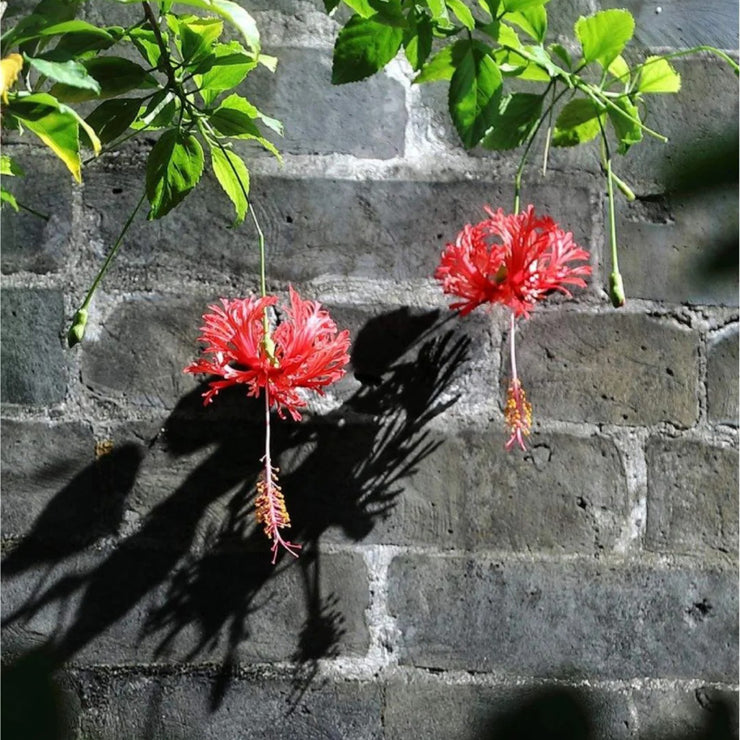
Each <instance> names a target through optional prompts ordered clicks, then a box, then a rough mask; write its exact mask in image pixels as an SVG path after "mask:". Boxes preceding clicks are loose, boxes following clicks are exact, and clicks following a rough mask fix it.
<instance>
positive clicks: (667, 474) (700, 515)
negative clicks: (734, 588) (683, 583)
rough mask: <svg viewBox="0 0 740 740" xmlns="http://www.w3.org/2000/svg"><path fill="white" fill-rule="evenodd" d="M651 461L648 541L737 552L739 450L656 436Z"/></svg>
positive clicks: (671, 548)
mask: <svg viewBox="0 0 740 740" xmlns="http://www.w3.org/2000/svg"><path fill="white" fill-rule="evenodd" d="M646 456H647V466H648V498H647V532H646V545H647V547H648V548H649V549H651V550H657V551H659V552H678V553H710V552H711V551H712V550H715V551H716V550H719V551H721V552H724V553H731V554H732V555H733V556H735V555H736V554H737V546H738V541H737V537H738V527H737V522H738V502H737V488H738V470H737V451H736V450H733V449H725V448H721V447H713V446H710V445H707V444H704V443H702V442H694V441H691V440H683V439H660V438H653V439H651V440H650V441H649V442H648V445H647V449H646Z"/></svg>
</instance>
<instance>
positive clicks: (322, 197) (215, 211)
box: [84, 168, 592, 284]
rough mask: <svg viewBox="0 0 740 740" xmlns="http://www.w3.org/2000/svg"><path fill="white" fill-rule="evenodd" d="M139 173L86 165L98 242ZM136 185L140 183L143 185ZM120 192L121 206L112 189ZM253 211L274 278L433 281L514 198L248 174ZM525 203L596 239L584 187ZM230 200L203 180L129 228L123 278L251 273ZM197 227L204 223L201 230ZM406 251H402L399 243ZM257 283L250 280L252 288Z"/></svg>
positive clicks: (87, 197) (249, 252)
mask: <svg viewBox="0 0 740 740" xmlns="http://www.w3.org/2000/svg"><path fill="white" fill-rule="evenodd" d="M141 177H143V169H141V170H138V169H136V168H132V169H129V170H123V171H106V170H103V169H101V170H95V171H93V172H90V173H89V175H88V178H87V185H86V187H85V191H84V202H85V206H86V207H87V208H88V209H90V210H92V211H94V212H95V213H96V214H97V215H98V216H99V219H100V224H101V238H102V239H103V240H104V241H105V242H107V243H111V242H112V241H113V240H115V238H116V236H117V234H118V231H119V230H120V227H121V219H120V214H121V213H127V212H130V210H132V209H133V207H134V206H135V204H136V198H137V195H136V194H137V193H138V192H140V188H138V187H133V185H132V183H134V182H136V181H137V178H141ZM139 181H140V180H139ZM114 187H116V188H120V189H122V192H121V193H120V194H119V195H118V202H117V204H116V206H115V207H114V208H112V207H111V204H110V195H109V194H110V191H111V189H112V188H114ZM250 192H251V196H252V203H253V207H254V208H255V212H256V213H257V215H258V218H259V220H260V223H261V224H262V228H263V230H264V232H265V236H266V249H267V272H268V275H269V276H270V280H271V281H276V280H284V281H288V280H290V281H293V282H294V283H300V282H303V281H308V280H312V279H314V278H317V277H319V276H321V277H327V276H348V277H356V278H374V279H377V277H378V276H379V275H381V276H382V277H383V278H384V279H387V280H405V279H422V280H427V279H428V278H430V277H431V276H432V274H433V273H434V270H435V268H436V266H437V264H438V261H439V255H440V253H441V250H442V249H443V247H444V245H445V243H446V242H447V241H452V240H454V238H455V236H456V235H457V233H458V231H459V230H460V229H461V228H462V226H463V225H464V224H465V223H466V222H468V221H471V220H472V221H476V222H477V221H479V220H481V219H482V218H483V217H484V216H485V213H484V212H483V210H482V207H483V205H485V204H486V203H490V204H492V205H493V206H496V205H499V204H502V203H503V204H509V203H511V202H512V194H511V187H510V186H509V185H508V183H506V184H503V185H502V183H501V182H500V181H491V182H472V181H456V182H431V181H429V182H427V181H410V180H403V181H386V182H380V181H370V180H365V181H361V182H358V181H351V180H336V179H331V180H330V179H324V178H305V179H304V178H302V179H291V178H284V177H270V176H255V177H254V178H253V180H252V185H251V191H250ZM529 192H530V196H529V197H531V198H532V202H535V203H538V204H540V206H541V207H542V208H543V209H545V210H548V211H549V212H550V213H553V214H557V216H558V219H559V221H560V222H561V223H562V224H563V226H564V228H567V229H568V230H570V231H573V232H574V235H575V237H576V239H577V240H578V241H579V243H582V244H588V243H589V241H590V238H591V231H592V223H591V205H590V194H589V191H588V189H586V188H583V187H582V184H581V182H580V181H579V182H576V181H568V184H567V190H566V186H565V185H564V183H563V182H560V183H554V182H553V183H548V184H546V185H543V186H541V187H540V186H538V187H533V188H530V189H529ZM229 208H230V204H229V203H228V202H227V199H226V198H225V197H224V196H223V193H222V192H221V191H220V190H219V189H218V187H217V185H216V184H215V183H214V182H213V181H212V179H210V178H209V177H205V178H204V181H203V183H201V185H199V188H198V192H197V194H196V195H195V196H191V197H190V198H188V200H187V201H185V202H184V204H183V206H182V207H180V208H178V209H176V210H174V211H173V212H172V213H171V214H168V216H167V217H165V218H164V219H162V220H161V221H153V222H146V223H145V222H144V220H143V219H140V220H138V221H137V222H135V223H134V224H133V226H132V227H131V230H130V236H129V238H128V239H127V241H126V245H125V247H124V248H123V249H122V250H121V252H120V254H119V255H118V257H117V259H116V265H117V268H116V269H117V271H118V274H119V275H120V274H122V273H123V272H125V271H128V272H136V271H138V272H139V273H144V274H146V273H147V272H149V271H151V270H153V269H156V268H160V269H166V270H167V273H168V275H169V276H170V277H173V276H177V275H182V276H187V277H188V279H191V280H192V279H197V280H209V279H219V278H221V279H224V278H227V279H228V280H229V281H231V280H232V279H233V275H234V274H238V275H240V276H241V281H242V283H243V282H244V280H246V279H249V277H250V276H251V277H252V279H253V280H254V279H256V277H257V275H258V272H259V255H258V250H257V241H256V238H255V237H254V235H253V233H252V232H251V231H246V230H235V229H231V228H229V227H230V225H231V223H232V221H233V214H232V213H231V212H230V211H229ZM196 224H207V225H208V235H207V238H204V236H203V231H202V229H200V228H196V227H195V226H194V225H196ZM401 246H402V247H403V248H402V249H401V248H400V247H401ZM255 284H256V283H255Z"/></svg>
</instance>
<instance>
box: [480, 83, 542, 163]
mask: <svg viewBox="0 0 740 740" xmlns="http://www.w3.org/2000/svg"><path fill="white" fill-rule="evenodd" d="M541 114H542V96H541V95H533V94H530V93H513V94H512V95H507V96H506V97H504V98H503V99H502V100H501V105H500V108H499V111H498V113H497V114H496V117H495V118H494V120H493V127H492V128H491V129H490V130H489V132H488V133H487V134H486V136H485V137H484V139H483V141H482V142H481V144H482V146H484V147H485V148H486V149H496V150H502V149H516V147H518V146H519V145H520V144H523V143H524V141H525V140H526V138H527V136H529V134H530V133H531V132H532V130H533V129H534V127H535V126H536V125H537V122H538V121H539V119H540V115H541Z"/></svg>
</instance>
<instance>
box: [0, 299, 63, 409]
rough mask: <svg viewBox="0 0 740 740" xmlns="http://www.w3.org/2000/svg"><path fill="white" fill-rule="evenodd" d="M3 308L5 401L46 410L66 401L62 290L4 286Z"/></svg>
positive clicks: (3, 390) (2, 385) (3, 381)
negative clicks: (47, 407) (42, 407)
mask: <svg viewBox="0 0 740 740" xmlns="http://www.w3.org/2000/svg"><path fill="white" fill-rule="evenodd" d="M0 305H1V306H2V309H1V311H2V326H3V334H2V367H3V373H2V384H1V385H0V388H1V393H0V395H1V397H2V401H3V403H21V404H29V405H32V406H47V405H49V404H54V403H59V402H61V401H63V400H64V396H65V392H66V388H67V360H66V357H65V355H64V351H63V349H62V340H61V334H62V331H63V329H64V324H63V322H64V300H63V298H62V293H61V291H58V290H44V289H35V288H5V289H4V290H3V291H2V297H1V298H0Z"/></svg>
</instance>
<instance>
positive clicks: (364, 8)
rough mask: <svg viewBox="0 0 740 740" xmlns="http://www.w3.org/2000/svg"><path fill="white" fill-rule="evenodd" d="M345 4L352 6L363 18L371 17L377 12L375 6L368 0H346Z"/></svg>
mask: <svg viewBox="0 0 740 740" xmlns="http://www.w3.org/2000/svg"><path fill="white" fill-rule="evenodd" d="M344 4H345V5H347V6H348V7H350V8H352V10H354V11H355V13H357V15H359V16H361V17H362V18H369V17H370V16H371V15H374V14H375V8H373V6H372V5H370V3H369V2H368V0H344Z"/></svg>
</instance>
